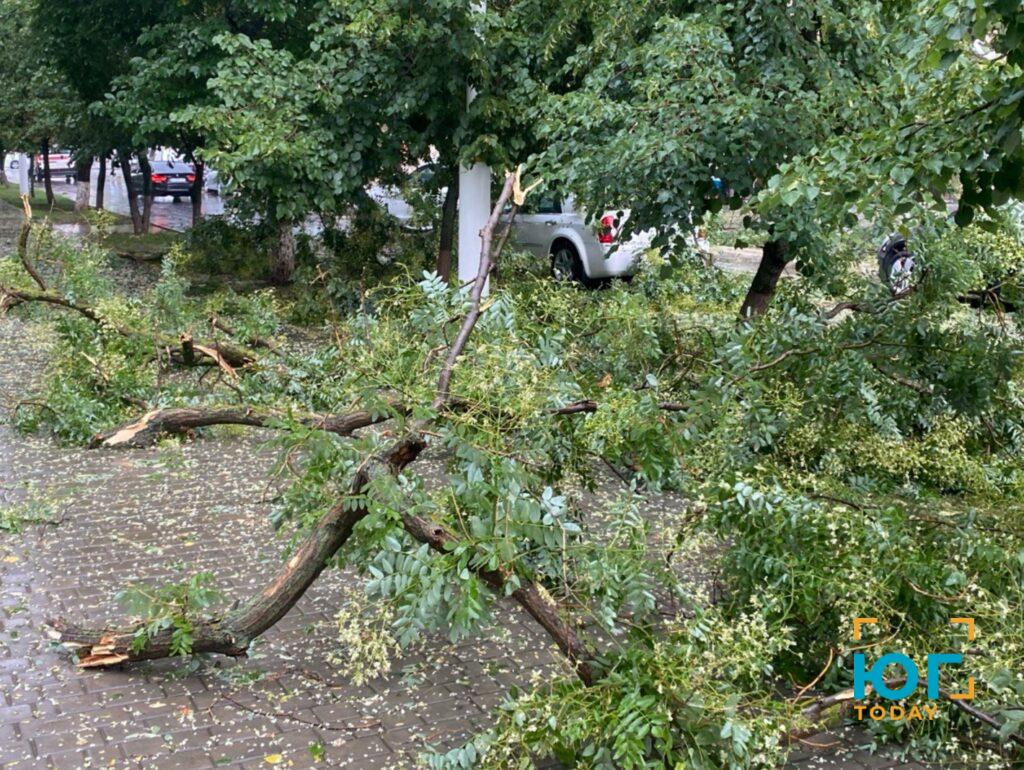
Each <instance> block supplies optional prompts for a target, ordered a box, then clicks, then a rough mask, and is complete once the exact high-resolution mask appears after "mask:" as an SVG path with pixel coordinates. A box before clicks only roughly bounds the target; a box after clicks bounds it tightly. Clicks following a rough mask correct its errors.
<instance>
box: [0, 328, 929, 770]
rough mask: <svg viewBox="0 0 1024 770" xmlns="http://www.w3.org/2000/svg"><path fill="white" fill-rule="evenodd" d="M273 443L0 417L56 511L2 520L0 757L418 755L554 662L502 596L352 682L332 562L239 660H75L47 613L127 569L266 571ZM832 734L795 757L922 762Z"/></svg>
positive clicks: (101, 604) (29, 336) (231, 587)
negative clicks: (339, 655) (129, 444)
mask: <svg viewBox="0 0 1024 770" xmlns="http://www.w3.org/2000/svg"><path fill="white" fill-rule="evenodd" d="M36 335H37V330H36V328H35V327H32V326H30V325H26V324H22V323H20V322H18V321H16V320H14V319H0V400H2V401H3V402H5V403H6V404H7V406H10V405H11V403H12V402H13V401H14V400H16V399H18V398H23V397H25V393H26V389H27V388H28V389H30V388H31V385H32V383H33V382H34V381H35V380H36V378H37V376H38V373H39V372H40V370H41V369H42V367H43V366H44V365H45V360H46V354H45V347H46V346H45V339H37V337H36ZM271 460H272V457H271V455H270V454H269V453H268V452H267V451H265V450H264V449H263V448H262V447H261V446H260V443H259V437H258V434H256V433H254V432H248V433H245V432H241V431H234V432H232V431H226V432H224V433H221V434H218V435H217V436H215V437H211V438H206V439H203V440H201V441H197V442H194V443H190V444H185V445H181V446H174V445H172V446H164V447H161V448H156V449H146V450H118V451H114V450H83V449H74V448H71V449H69V448H59V447H57V446H55V445H54V444H53V443H52V442H51V441H49V440H46V439H42V438H38V437H26V436H21V435H18V434H16V433H14V432H13V430H12V429H11V428H10V427H9V426H6V425H2V424H0V508H2V507H4V506H6V507H8V508H9V509H10V508H12V507H13V508H14V509H16V510H20V511H26V512H33V513H34V514H37V515H40V516H43V517H44V518H49V519H52V520H53V523H50V524H35V525H30V526H26V527H25V528H24V530H23V531H21V532H20V533H5V532H3V531H2V530H0V770H15V769H17V770H23V769H25V768H68V769H71V768H146V769H147V770H149V769H152V770H157V769H159V768H181V769H182V770H187V769H188V768H197V769H198V768H235V769H239V770H240V769H241V768H249V769H252V770H255V768H261V769H262V770H266V769H267V768H270V767H288V768H314V767H349V768H367V769H368V768H388V767H414V766H416V765H417V764H418V762H417V757H418V756H420V755H421V753H422V752H423V751H424V750H426V749H428V748H430V747H436V748H441V749H444V748H449V747H452V746H455V745H458V744H459V743H460V742H461V741H462V740H464V739H465V737H466V736H467V735H468V734H470V733H472V732H474V731H476V730H478V729H480V728H483V727H486V725H487V724H488V718H489V717H488V714H489V711H490V709H491V708H492V707H493V706H494V705H495V704H497V703H498V702H499V701H500V699H501V698H502V696H503V694H504V693H505V692H506V691H507V689H508V687H509V686H510V685H512V684H514V683H523V682H525V681H526V680H527V679H528V678H529V676H530V675H531V674H533V673H537V674H540V675H542V676H543V675H544V674H545V673H550V672H551V671H553V670H555V669H559V668H562V667H563V666H564V663H563V661H562V660H561V658H560V657H559V656H558V654H557V651H556V650H555V649H554V648H553V646H552V645H551V644H550V642H549V640H548V639H547V637H545V636H543V635H542V634H540V633H538V632H537V630H536V628H535V627H534V626H533V625H532V624H531V623H530V622H529V621H528V620H527V621H524V617H523V616H522V615H521V614H520V611H519V610H518V608H516V607H514V606H507V607H504V608H503V609H502V610H501V612H500V613H499V615H498V617H497V618H496V628H495V630H494V632H492V633H489V634H488V636H487V638H486V639H475V640H469V641H465V642H462V643H459V644H451V643H449V642H448V641H447V640H446V639H443V638H433V639H430V640H428V643H426V644H424V645H423V646H422V647H420V648H418V649H413V650H410V651H408V652H407V653H406V654H405V655H404V656H403V657H402V658H401V659H400V660H398V661H397V662H396V663H395V665H394V666H393V669H392V672H391V673H390V674H389V675H387V676H384V677H380V678H378V679H376V680H373V681H371V682H369V683H368V684H366V685H364V686H361V687H354V686H352V685H351V684H350V683H348V682H347V681H345V680H343V679H341V678H340V677H339V676H338V674H337V672H336V671H335V670H334V668H333V667H332V665H331V663H330V657H331V652H332V650H333V649H334V646H335V645H336V642H335V641H334V640H335V634H334V620H333V616H334V613H335V612H336V611H337V607H338V606H339V604H340V603H341V601H342V600H343V597H344V595H345V594H346V593H349V592H352V591H356V590H360V588H359V581H358V579H357V578H356V577H355V576H354V575H353V574H351V573H347V572H340V571H338V570H329V571H328V572H326V573H325V574H324V575H323V576H322V577H321V578H320V580H319V581H318V582H317V584H316V585H315V586H314V587H313V588H312V589H311V590H310V591H309V592H308V593H307V595H306V596H304V597H303V599H302V600H301V601H300V602H299V603H298V604H297V605H296V607H295V608H294V609H293V610H292V611H291V612H289V614H288V615H287V616H286V617H285V618H284V619H283V620H282V621H281V622H280V623H279V624H277V626H275V627H274V628H273V629H272V630H271V631H270V632H268V633H267V634H266V636H265V637H264V638H263V639H261V640H259V642H258V643H257V644H256V646H255V649H254V653H253V654H252V656H251V657H250V658H248V659H245V660H240V661H233V660H228V659H223V658H216V657H209V658H202V659H180V658H179V659H172V660H167V661H160V662H156V663H150V664H141V665H135V666H132V667H128V668H125V669H123V670H113V671H105V672H102V673H95V672H93V673H90V672H86V671H81V670H78V669H76V667H75V666H74V665H73V663H72V661H71V660H70V659H69V657H68V655H67V654H66V653H65V652H63V651H62V650H61V649H59V648H57V647H56V646H55V645H54V644H53V643H52V641H50V639H49V638H48V637H47V633H46V625H45V622H46V620H47V619H48V618H53V617H58V616H59V617H65V618H69V619H74V620H80V621H93V622H97V621H103V620H106V619H112V618H117V617H120V616H121V614H122V612H121V610H120V609H119V607H118V605H117V603H116V601H115V600H114V598H113V597H114V595H115V593H116V592H117V591H118V590H119V589H121V588H122V587H124V585H125V584H126V583H129V582H132V581H146V582H151V583H159V582H162V581H166V580H181V579H182V578H183V577H185V576H187V575H188V574H190V573H192V572H195V571H200V570H207V571H210V572H212V573H214V575H215V576H216V585H217V587H218V588H219V589H221V590H222V591H223V592H224V593H225V594H226V595H229V596H245V595H248V594H249V593H250V592H252V591H253V590H256V589H258V588H259V587H262V585H264V583H265V581H266V580H267V578H268V576H269V575H270V574H272V572H273V571H274V570H275V569H276V567H277V565H278V564H279V559H280V555H281V552H282V549H283V548H284V546H285V545H286V541H285V540H284V539H283V538H280V537H275V535H274V533H273V532H272V530H271V528H270V526H269V524H268V521H267V516H266V514H267V512H268V509H269V503H268V502H267V500H268V498H269V497H270V496H271V495H272V494H273V489H268V488H267V470H268V468H269V466H270V463H271ZM672 504H673V503H672V500H671V499H670V498H664V499H661V500H660V501H653V502H652V505H655V506H663V507H664V509H665V510H664V511H663V512H668V509H669V508H671V507H672ZM676 507H678V506H676ZM832 739H834V736H831V737H827V740H832ZM823 740H825V739H823ZM840 740H842V741H843V746H844V747H846V749H847V750H846V751H844V752H841V753H840V754H838V755H837V754H836V753H835V751H834V750H832V751H827V752H824V753H821V752H817V753H800V754H798V755H796V756H794V758H793V761H792V765H793V766H794V767H801V768H803V767H812V766H832V767H843V768H863V767H872V768H880V767H904V768H917V767H921V766H919V765H914V764H910V765H899V764H894V763H893V762H892V761H890V760H885V759H882V758H880V757H875V756H872V755H869V754H866V753H863V752H860V753H855V754H851V753H850V752H851V751H852V749H851V748H849V747H851V746H854V745H855V744H856V742H857V736H856V735H853V736H847V737H844V738H841V739H840ZM311 746H315V747H318V748H320V747H322V749H321V750H322V755H323V759H322V761H320V762H317V761H315V759H314V756H313V753H312V752H311V751H310V747H311ZM318 753H319V751H318Z"/></svg>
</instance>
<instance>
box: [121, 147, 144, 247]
mask: <svg viewBox="0 0 1024 770" xmlns="http://www.w3.org/2000/svg"><path fill="white" fill-rule="evenodd" d="M117 161H118V165H119V166H121V175H122V176H123V177H124V191H125V195H127V196H128V213H129V214H130V215H131V218H132V232H134V233H135V234H136V235H142V233H143V232H145V231H144V230H143V229H142V214H140V213H139V197H138V194H137V191H136V189H135V182H134V181H133V180H132V161H131V156H129V155H128V154H127V153H121V152H118V153H117Z"/></svg>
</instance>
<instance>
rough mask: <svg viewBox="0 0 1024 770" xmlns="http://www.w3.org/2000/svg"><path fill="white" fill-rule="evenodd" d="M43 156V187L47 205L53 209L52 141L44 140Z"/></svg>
mask: <svg viewBox="0 0 1024 770" xmlns="http://www.w3.org/2000/svg"><path fill="white" fill-rule="evenodd" d="M39 149H40V151H41V154H42V156H43V187H44V189H45V190H46V205H47V206H49V207H50V208H51V209H52V208H53V182H52V181H51V180H50V139H49V137H47V138H46V139H43V143H42V145H41V146H40V148H39Z"/></svg>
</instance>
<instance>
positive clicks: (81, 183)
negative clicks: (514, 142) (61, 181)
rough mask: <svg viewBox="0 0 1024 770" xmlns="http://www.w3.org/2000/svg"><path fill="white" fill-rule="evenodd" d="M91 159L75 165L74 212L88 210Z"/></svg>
mask: <svg viewBox="0 0 1024 770" xmlns="http://www.w3.org/2000/svg"><path fill="white" fill-rule="evenodd" d="M91 177H92V158H91V157H90V158H84V159H82V160H80V161H78V162H77V163H76V164H75V211H85V210H86V209H88V208H89V185H90V184H91V183H92V178H91Z"/></svg>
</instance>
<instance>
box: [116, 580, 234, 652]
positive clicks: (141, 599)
mask: <svg viewBox="0 0 1024 770" xmlns="http://www.w3.org/2000/svg"><path fill="white" fill-rule="evenodd" d="M212 584H213V575H211V574H210V573H209V572H197V573H196V574H194V575H192V576H191V577H190V578H189V579H188V580H186V581H183V582H181V583H167V584H164V585H162V586H158V587H151V586H144V585H131V586H128V587H127V588H125V589H124V590H122V591H121V592H120V593H118V596H117V598H118V601H119V602H120V603H121V604H122V605H124V607H125V609H126V610H127V611H128V612H129V613H130V614H131V615H132V616H133V617H137V618H139V625H138V628H137V630H136V632H135V636H134V638H133V639H132V649H134V650H135V651H136V652H138V651H141V650H144V649H145V648H146V645H147V644H148V643H149V641H150V640H151V639H152V638H154V637H155V636H157V635H159V634H161V633H163V632H165V631H168V630H169V631H170V632H171V654H172V655H188V654H189V653H190V652H191V651H192V632H193V629H194V623H195V621H196V619H197V618H199V617H201V613H202V612H203V610H205V609H207V608H209V607H210V606H212V605H213V604H215V603H216V602H217V601H219V600H220V598H221V595H220V594H219V593H218V592H217V591H216V590H215V589H214V588H213V585H212Z"/></svg>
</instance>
